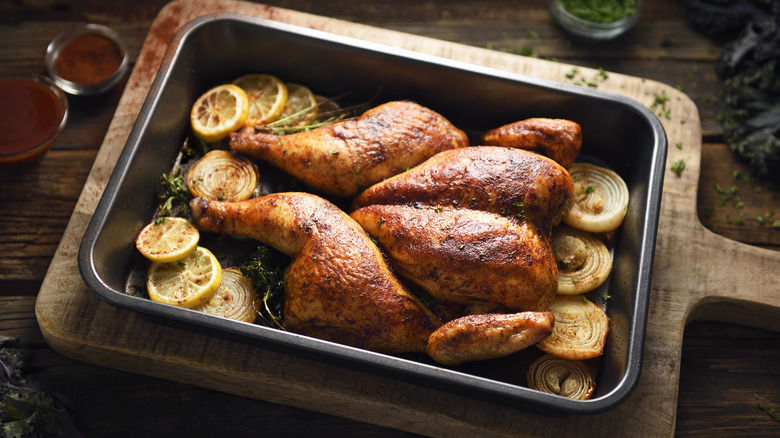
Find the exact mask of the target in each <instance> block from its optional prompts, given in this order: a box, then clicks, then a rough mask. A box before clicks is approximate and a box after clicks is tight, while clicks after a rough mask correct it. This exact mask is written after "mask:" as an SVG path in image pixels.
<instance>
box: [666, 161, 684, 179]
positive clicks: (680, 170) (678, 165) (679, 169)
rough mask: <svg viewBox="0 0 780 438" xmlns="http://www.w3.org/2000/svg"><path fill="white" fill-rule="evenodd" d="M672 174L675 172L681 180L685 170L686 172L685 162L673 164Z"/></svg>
mask: <svg viewBox="0 0 780 438" xmlns="http://www.w3.org/2000/svg"><path fill="white" fill-rule="evenodd" d="M670 170H671V171H672V172H674V174H675V175H677V177H678V178H679V177H680V176H681V175H682V173H683V170H685V161H683V160H677V161H675V162H674V163H672V167H671V168H670Z"/></svg>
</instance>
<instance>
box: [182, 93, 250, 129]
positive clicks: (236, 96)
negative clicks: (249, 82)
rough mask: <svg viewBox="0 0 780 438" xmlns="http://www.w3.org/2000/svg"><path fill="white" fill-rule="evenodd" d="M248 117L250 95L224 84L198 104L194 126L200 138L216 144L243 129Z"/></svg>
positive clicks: (194, 109)
mask: <svg viewBox="0 0 780 438" xmlns="http://www.w3.org/2000/svg"><path fill="white" fill-rule="evenodd" d="M248 115H249V98H248V97H247V95H246V92H245V91H244V90H243V89H241V87H239V86H237V85H233V84H223V85H217V86H216V87H214V88H212V89H210V90H209V91H207V92H205V93H203V95H201V96H200V97H199V98H198V100H196V101H195V104H194V105H192V111H191V112H190V123H191V124H192V130H193V131H194V132H195V135H196V136H197V137H198V138H200V139H201V140H203V141H205V142H208V143H212V142H216V141H219V140H222V139H223V138H225V137H227V136H228V134H230V133H231V132H233V131H236V130H238V129H239V128H241V127H243V126H244V122H245V121H246V118H247V116H248Z"/></svg>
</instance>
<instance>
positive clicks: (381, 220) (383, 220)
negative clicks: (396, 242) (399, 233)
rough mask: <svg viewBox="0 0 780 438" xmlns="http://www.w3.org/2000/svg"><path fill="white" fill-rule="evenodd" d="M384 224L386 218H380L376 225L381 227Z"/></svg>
mask: <svg viewBox="0 0 780 438" xmlns="http://www.w3.org/2000/svg"><path fill="white" fill-rule="evenodd" d="M383 223H385V218H379V221H378V222H377V223H376V225H377V226H378V227H380V226H382V224H383Z"/></svg>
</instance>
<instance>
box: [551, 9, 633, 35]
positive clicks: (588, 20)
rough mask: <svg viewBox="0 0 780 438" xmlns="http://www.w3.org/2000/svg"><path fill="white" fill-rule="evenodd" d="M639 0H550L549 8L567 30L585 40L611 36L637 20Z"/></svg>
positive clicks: (620, 32)
mask: <svg viewBox="0 0 780 438" xmlns="http://www.w3.org/2000/svg"><path fill="white" fill-rule="evenodd" d="M641 9H642V0H550V11H551V12H552V15H553V17H554V18H555V19H556V20H557V21H558V23H559V24H560V26H561V27H562V28H563V29H564V30H565V31H567V32H569V33H570V34H572V35H574V36H577V37H581V38H583V39H588V40H610V39H613V38H616V37H618V36H620V35H621V34H623V33H625V32H626V31H628V30H629V29H631V28H632V27H634V25H636V23H637V22H638V21H639V13H640V12H641Z"/></svg>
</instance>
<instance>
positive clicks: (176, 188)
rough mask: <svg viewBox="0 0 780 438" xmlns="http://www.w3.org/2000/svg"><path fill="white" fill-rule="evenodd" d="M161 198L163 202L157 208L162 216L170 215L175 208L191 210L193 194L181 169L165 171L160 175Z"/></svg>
mask: <svg viewBox="0 0 780 438" xmlns="http://www.w3.org/2000/svg"><path fill="white" fill-rule="evenodd" d="M160 199H161V200H162V203H161V204H160V206H159V207H158V208H157V213H158V215H160V216H170V215H172V214H173V213H174V212H175V210H182V211H184V212H189V209H190V205H189V203H190V199H192V194H190V190H189V189H188V188H187V185H186V184H185V179H184V175H182V173H181V170H180V169H176V171H174V172H173V173H172V174H165V173H164V174H162V176H160Z"/></svg>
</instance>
